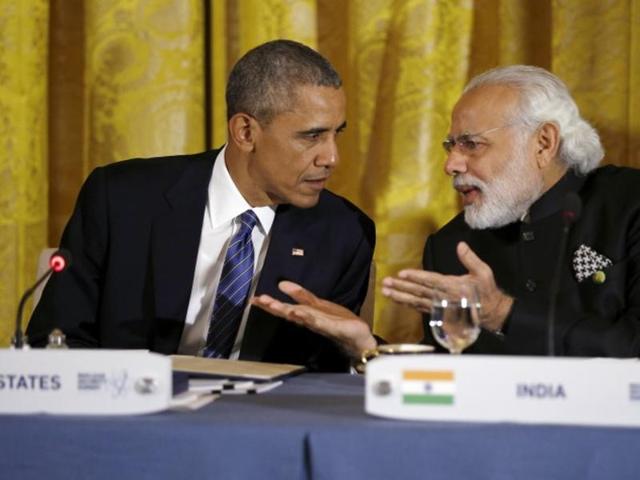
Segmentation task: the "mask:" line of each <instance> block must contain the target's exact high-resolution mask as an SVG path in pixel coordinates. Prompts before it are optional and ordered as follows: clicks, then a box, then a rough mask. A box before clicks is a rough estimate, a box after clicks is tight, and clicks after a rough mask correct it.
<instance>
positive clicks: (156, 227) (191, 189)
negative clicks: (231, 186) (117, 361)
mask: <svg viewBox="0 0 640 480" xmlns="http://www.w3.org/2000/svg"><path fill="white" fill-rule="evenodd" d="M216 155H217V152H207V154H205V155H203V156H202V157H199V158H194V159H190V160H189V163H187V166H186V168H185V169H184V170H183V173H182V174H181V175H180V176H179V178H178V180H177V181H176V183H175V184H173V186H172V187H170V188H169V189H168V190H167V191H166V192H165V201H166V209H165V210H164V212H163V214H161V215H159V216H158V217H157V218H156V219H155V221H154V223H153V228H152V234H151V256H152V267H153V272H152V278H153V291H154V302H155V317H156V318H155V321H156V329H155V330H156V332H155V334H154V337H155V338H154V340H155V343H156V346H155V348H156V349H157V350H159V351H165V350H166V351H171V352H173V351H175V350H176V349H177V346H178V342H179V341H180V336H181V335H182V329H183V326H184V319H185V316H186V313H187V307H188V305H189V298H190V294H191V287H192V284H193V274H194V271H195V266H196V260H197V257H198V247H199V244H200V235H201V231H202V219H203V217H204V210H205V206H206V203H207V198H208V195H207V193H208V192H207V187H208V185H209V180H210V178H211V172H212V167H213V163H214V162H213V160H214V159H215V157H216ZM158 342H163V343H167V345H164V348H162V347H160V346H159V345H157V343H158ZM169 343H170V345H169Z"/></svg>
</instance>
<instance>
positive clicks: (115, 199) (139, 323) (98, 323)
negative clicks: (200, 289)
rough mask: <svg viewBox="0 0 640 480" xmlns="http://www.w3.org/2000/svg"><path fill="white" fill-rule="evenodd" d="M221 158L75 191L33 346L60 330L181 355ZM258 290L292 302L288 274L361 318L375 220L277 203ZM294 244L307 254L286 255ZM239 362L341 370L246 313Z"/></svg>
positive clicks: (99, 342)
mask: <svg viewBox="0 0 640 480" xmlns="http://www.w3.org/2000/svg"><path fill="white" fill-rule="evenodd" d="M217 153H218V152H217V151H211V152H206V153H201V154H196V155H187V156H175V157H165V158H156V159H146V160H144V159H136V160H130V161H125V162H119V163H115V164H111V165H109V166H106V167H101V168H97V169H95V170H94V171H93V172H92V173H91V175H90V176H89V177H88V178H87V180H86V182H85V184H84V185H83V187H82V190H81V192H80V195H79V197H78V202H77V205H76V208H75V211H74V213H73V215H72V217H71V219H70V221H69V224H68V225H67V227H66V229H65V232H64V234H63V237H62V241H61V247H63V248H67V249H68V250H69V251H70V252H71V254H72V257H73V261H72V265H71V267H70V268H69V269H68V270H67V271H65V272H63V273H61V274H59V275H56V276H54V277H53V278H51V279H50V281H49V282H48V284H47V286H46V288H45V290H44V292H43V296H42V299H41V301H40V303H39V304H38V306H37V308H36V310H35V311H34V314H33V316H32V318H31V322H30V323H29V326H28V330H27V334H28V335H29V338H30V340H31V343H32V344H33V345H35V346H41V345H43V344H45V343H46V336H47V335H48V333H49V332H50V331H51V330H52V329H53V328H54V327H59V328H61V329H62V331H63V332H64V333H65V334H66V336H67V342H68V343H69V345H70V346H76V347H89V348H92V347H103V348H144V349H149V350H151V351H155V352H161V353H165V354H172V353H175V352H176V351H177V348H178V345H179V342H180V337H181V334H182V330H183V326H184V320H185V316H186V311H187V307H188V304H189V297H190V292H191V286H192V281H193V275H194V270H195V264H196V258H197V252H198V245H199V241H200V233H201V228H202V219H203V216H204V210H205V205H206V202H207V187H208V184H209V180H210V177H211V172H212V167H213V163H214V160H215V158H216V155H217ZM271 235H272V236H271V241H270V245H269V250H268V252H267V255H266V258H265V262H264V266H263V270H262V273H261V276H260V280H259V282H258V285H257V288H256V294H262V293H267V294H269V295H272V296H273V297H276V298H279V299H283V300H289V301H290V299H288V298H287V297H286V296H285V295H283V294H282V293H280V292H279V290H278V288H277V283H278V281H280V280H283V279H288V280H292V281H295V282H298V283H300V284H302V285H304V286H305V287H306V288H308V289H309V290H311V291H312V292H314V293H315V294H317V295H319V296H320V297H323V298H327V299H330V300H332V301H334V302H337V303H340V304H342V305H344V306H346V307H347V308H349V309H351V310H353V311H355V312H357V311H358V310H359V308H360V306H361V304H362V302H363V299H364V296H365V294H366V288H367V280H368V275H369V266H370V262H371V258H372V254H373V248H374V242H375V230H374V225H373V222H372V221H371V220H370V219H369V218H368V217H367V216H366V215H364V214H363V213H362V212H361V211H360V210H358V209H357V208H356V207H355V206H354V205H352V204H351V203H349V202H348V201H346V200H345V199H343V198H341V197H338V196H337V195H334V194H332V193H330V192H329V191H326V190H325V191H323V192H322V194H321V196H320V201H319V203H318V204H317V205H316V206H315V207H313V208H309V209H299V208H295V207H292V206H290V205H281V206H279V208H278V210H277V213H276V217H275V220H274V223H273V226H272V232H271ZM293 248H301V249H303V250H304V256H292V255H291V251H292V249H293ZM240 358H242V359H247V360H261V361H270V362H288V363H294V364H303V365H306V366H307V367H308V368H310V369H312V370H328V371H332V370H343V369H345V368H347V359H346V357H345V356H344V355H343V354H342V353H341V352H340V351H339V350H338V349H337V347H335V346H334V345H333V344H332V342H330V341H329V340H327V339H325V338H323V337H321V336H319V335H317V334H314V333H312V332H310V331H308V330H306V329H304V328H302V327H299V326H297V325H294V324H292V323H289V322H286V321H284V320H281V319H279V318H276V317H273V316H271V315H269V314H267V313H266V312H264V311H262V310H260V309H258V308H255V307H254V308H252V309H251V312H250V315H249V318H248V324H247V328H246V330H245V334H244V337H243V343H242V347H241V355H240Z"/></svg>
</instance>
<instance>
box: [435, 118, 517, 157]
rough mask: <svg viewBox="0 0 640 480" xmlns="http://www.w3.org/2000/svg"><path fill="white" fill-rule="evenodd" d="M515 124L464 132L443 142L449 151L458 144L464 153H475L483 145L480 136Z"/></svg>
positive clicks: (460, 150) (459, 149)
mask: <svg viewBox="0 0 640 480" xmlns="http://www.w3.org/2000/svg"><path fill="white" fill-rule="evenodd" d="M511 126H513V124H507V125H502V126H500V127H494V128H489V129H488V130H483V131H482V132H478V133H467V132H465V133H462V134H460V135H458V136H457V137H451V136H449V137H447V138H446V139H445V141H444V142H442V146H443V147H444V149H445V150H446V152H447V153H451V152H452V151H453V149H454V148H455V147H456V146H457V147H458V151H459V152H460V153H462V154H465V155H469V154H472V153H474V152H475V151H476V150H477V149H478V146H480V145H482V144H483V143H484V142H483V141H481V140H480V139H478V137H480V136H482V135H484V134H486V133H490V132H494V131H496V130H500V129H501V128H507V127H511Z"/></svg>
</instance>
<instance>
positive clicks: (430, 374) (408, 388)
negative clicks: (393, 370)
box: [402, 370, 456, 405]
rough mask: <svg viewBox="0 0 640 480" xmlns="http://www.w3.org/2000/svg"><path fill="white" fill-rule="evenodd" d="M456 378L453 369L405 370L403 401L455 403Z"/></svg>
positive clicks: (407, 402) (429, 403)
mask: <svg viewBox="0 0 640 480" xmlns="http://www.w3.org/2000/svg"><path fill="white" fill-rule="evenodd" d="M454 379H455V377H454V374H453V371H452V370H405V371H404V372H403V374H402V401H403V403H405V404H427V405H453V394H454V393H455V392H456V384H455V382H454Z"/></svg>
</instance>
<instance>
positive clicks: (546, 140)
mask: <svg viewBox="0 0 640 480" xmlns="http://www.w3.org/2000/svg"><path fill="white" fill-rule="evenodd" d="M559 148H560V129H559V128H558V125H556V124H555V123H553V122H547V123H544V124H542V125H541V126H540V127H538V130H537V131H536V134H535V149H536V151H535V157H536V163H537V164H538V168H540V169H544V168H546V167H547V166H548V165H549V164H551V163H552V162H553V161H554V160H555V159H556V156H557V155H558V149H559Z"/></svg>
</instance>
